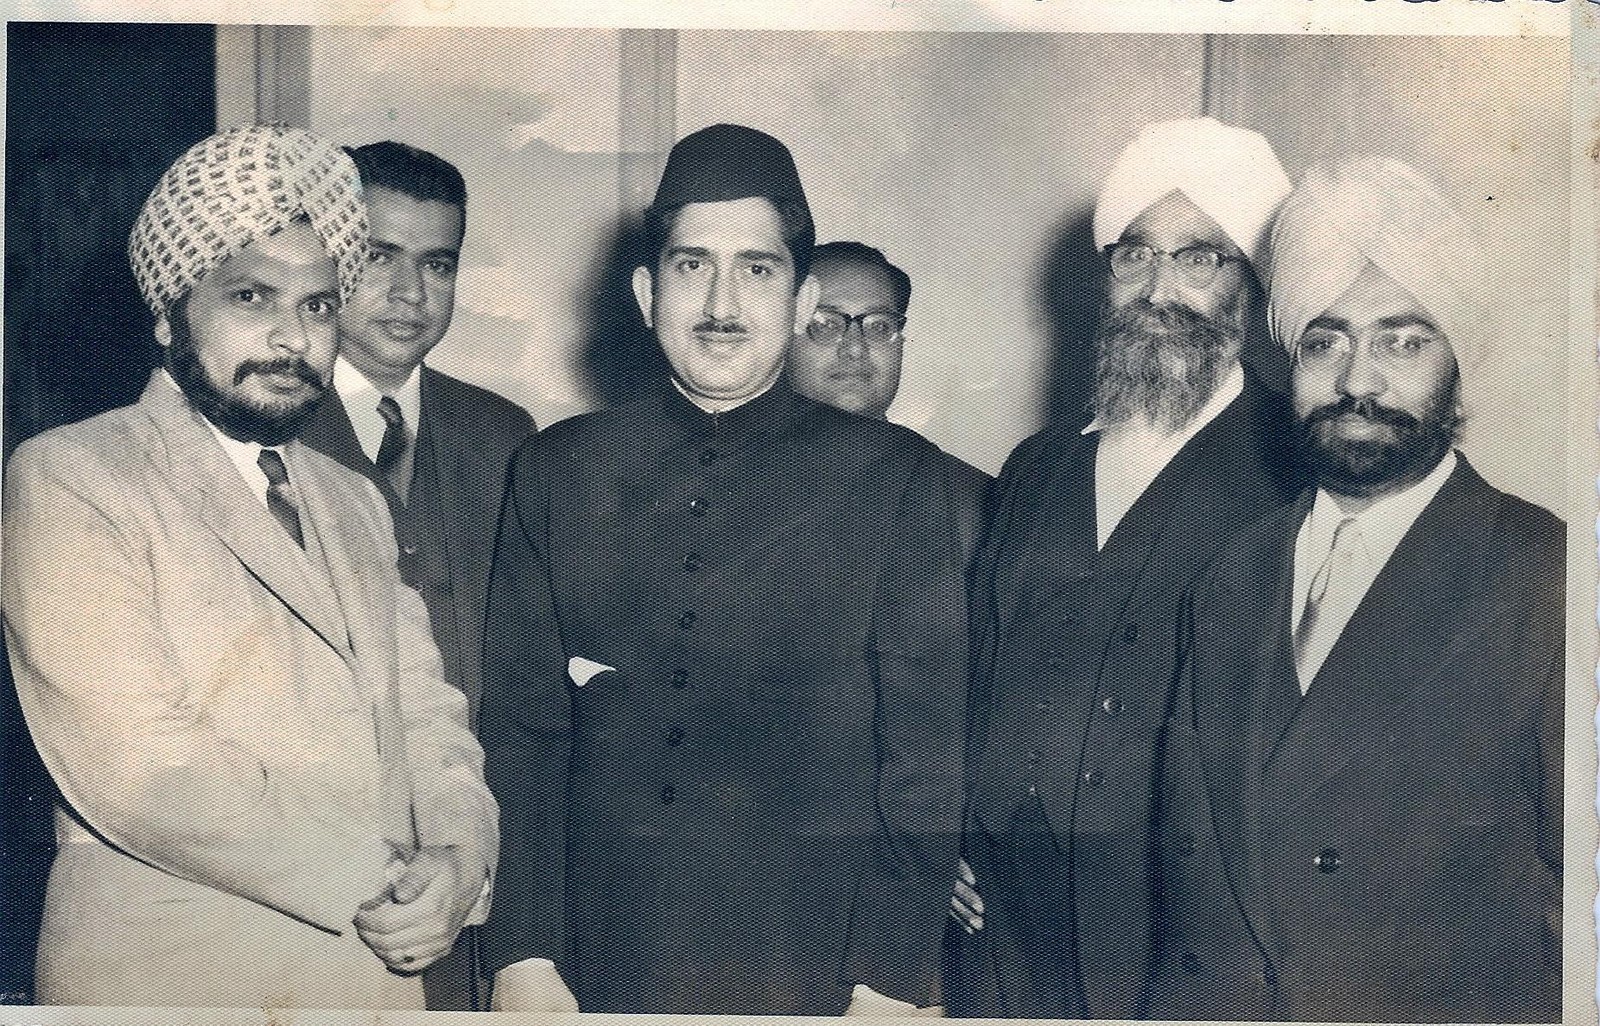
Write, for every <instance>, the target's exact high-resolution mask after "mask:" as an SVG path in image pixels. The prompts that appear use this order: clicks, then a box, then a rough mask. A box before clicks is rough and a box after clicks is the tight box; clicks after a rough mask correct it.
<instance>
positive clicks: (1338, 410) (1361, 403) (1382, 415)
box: [1305, 395, 1422, 431]
mask: <svg viewBox="0 0 1600 1026" xmlns="http://www.w3.org/2000/svg"><path fill="white" fill-rule="evenodd" d="M1351 414H1354V415H1356V416H1358V417H1362V418H1364V419H1366V420H1369V421H1371V422H1373V423H1374V424H1385V425H1387V426H1389V427H1392V428H1396V429H1397V430H1400V431H1415V430H1417V429H1418V428H1420V427H1421V426H1422V421H1420V420H1418V419H1417V418H1416V417H1413V416H1412V415H1411V414H1409V413H1407V412H1406V411H1404V410H1396V409H1393V408H1391V407H1388V406H1384V405H1383V404H1381V403H1379V402H1378V401H1377V400H1376V399H1373V398H1372V397H1371V396H1363V397H1362V398H1360V399H1357V398H1355V397H1354V396H1348V395H1347V396H1341V397H1340V399H1339V401H1338V402H1336V403H1329V404H1327V405H1326V406H1319V407H1317V408H1316V409H1314V410H1312V411H1311V412H1310V413H1308V414H1306V416H1305V426H1306V427H1308V428H1311V427H1316V426H1317V425H1318V424H1322V423H1324V422H1326V421H1330V420H1338V419H1339V418H1340V417H1346V416H1349V415H1351Z"/></svg>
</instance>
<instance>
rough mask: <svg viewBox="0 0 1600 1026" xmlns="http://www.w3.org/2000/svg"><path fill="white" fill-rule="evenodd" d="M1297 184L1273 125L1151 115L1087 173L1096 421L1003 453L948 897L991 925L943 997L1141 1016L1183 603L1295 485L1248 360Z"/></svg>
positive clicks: (982, 570)
mask: <svg viewBox="0 0 1600 1026" xmlns="http://www.w3.org/2000/svg"><path fill="white" fill-rule="evenodd" d="M1288 190H1289V182H1288V179H1287V177H1286V176H1285V175H1284V174H1283V171H1282V170H1281V169H1280V168H1279V166H1278V161H1277V158H1276V157H1274V156H1273V153H1272V149H1271V147H1270V146H1269V145H1268V144H1267V141H1266V140H1265V139H1264V138H1262V137H1261V136H1260V135H1258V134H1257V133H1255V132H1250V131H1246V130H1244V129H1240V128H1234V127H1231V126H1228V125H1223V124H1220V123H1219V122H1216V121H1214V120H1212V119H1209V118H1197V119H1188V120H1183V121H1171V122H1163V123H1160V124H1154V125H1150V126H1148V127H1146V128H1145V129H1144V130H1143V131H1142V132H1140V133H1139V135H1138V136H1137V138H1135V139H1134V140H1133V141H1132V142H1131V143H1130V144H1129V145H1128V147H1127V148H1126V149H1125V150H1124V151H1123V152H1122V154H1121V155H1120V156H1119V157H1118V158H1117V160H1116V162H1115V164H1114V165H1113V166H1112V169H1111V172H1110V174H1109V175H1108V176H1107V177H1106V180H1105V183H1104V185H1103V187H1102V189H1101V193H1100V199H1099V202H1098V203H1097V205H1096V208H1095V216H1094V226H1095V241H1096V244H1097V245H1099V246H1100V247H1101V248H1102V250H1103V251H1104V253H1105V255H1106V260H1107V265H1108V268H1107V269H1108V272H1109V273H1108V274H1107V277H1106V281H1105V297H1104V301H1103V304H1102V308H1101V315H1100V319H1099V321H1100V323H1099V329H1098V332H1097V337H1096V340H1095V341H1096V349H1097V371H1096V391H1095V401H1094V409H1093V422H1092V423H1090V424H1089V425H1088V427H1083V426H1082V424H1081V423H1079V424H1072V425H1061V426H1053V427H1050V428H1047V429H1046V430H1044V431H1043V432H1041V433H1039V434H1038V435H1035V436H1034V437H1032V438H1030V439H1028V440H1027V441H1025V442H1023V443H1022V444H1021V445H1020V446H1018V447H1017V450H1016V451H1015V452H1014V453H1012V455H1011V458H1010V459H1009V460H1008V461H1007V463H1006V467H1005V469H1004V471H1003V472H1002V474H1001V476H1000V478H999V480H998V482H997V483H996V486H995V487H996V495H997V502H996V506H995V510H996V512H995V519H994V522H993V523H992V524H991V526H990V529H989V533H988V537H987V541H986V543H985V545H984V547H983V549H982V550H981V552H980V554H979V557H978V560H977V563H976V565H975V567H974V577H973V584H972V587H973V589H974V590H973V595H972V602H971V608H972V610H973V613H974V616H975V617H976V621H977V622H976V626H977V630H976V633H975V637H976V638H978V639H979V641H980V643H979V647H978V649H977V651H976V656H975V658H976V662H975V663H974V692H975V695H974V702H973V709H974V713H973V724H972V737H971V741H970V743H969V749H968V750H969V752H970V753H971V757H972V764H971V767H970V772H969V791H968V808H969V813H970V814H969V819H968V825H967V832H966V843H965V853H966V859H967V862H968V863H969V870H970V872H969V874H967V875H969V877H970V878H972V879H975V881H976V884H975V886H976V891H977V893H976V894H973V892H972V891H971V890H970V889H967V888H964V887H961V886H960V885H958V889H957V896H956V909H955V911H956V914H957V918H958V919H960V920H963V921H964V924H965V926H966V927H967V929H968V930H969V931H971V930H973V928H974V927H979V926H980V923H981V928H978V929H976V930H975V931H974V932H972V933H971V934H970V935H969V936H967V937H965V938H962V939H961V941H960V944H961V953H960V954H961V957H960V958H959V959H958V960H957V964H958V965H959V966H960V971H959V972H958V973H957V974H956V975H955V976H954V978H953V979H952V986H951V987H950V992H951V994H950V997H949V1000H950V1003H951V1007H952V1010H954V1011H957V1012H959V1013H963V1014H972V1015H980V1014H981V1015H1009V1016H1027V1017H1081V1016H1092V1017H1096V1018H1127V1017H1131V1016H1134V1015H1136V1014H1138V1011H1139V1004H1140V995H1141V988H1142V985H1143V983H1144V979H1145V974H1146V970H1147V967H1148V964H1149V955H1150V950H1151V945H1152V939H1151V907H1152V895H1151V893H1150V877H1151V872H1152V866H1153V858H1154V843H1153V838H1152V835H1151V832H1150V825H1151V820H1152V814H1153V809H1152V798H1151V793H1152V789H1153V785H1154V779H1155V771H1156V766H1157V759H1156V753H1157V748H1158V745H1159V740H1160V734H1161V727H1162V723H1163V721H1164V719H1165V715H1166V707H1167V698H1168V695H1169V693H1170V688H1171V683H1172V679H1173V672H1174V669H1175V667H1174V663H1173V659H1174V653H1175V651H1176V633H1177V623H1178V610H1179V605H1180V599H1181V597H1182V595H1183V593H1184V590H1185V589H1186V588H1187V587H1188V585H1189V582H1190V581H1191V580H1192V579H1193V577H1194V575H1195V574H1197V573H1198V572H1199V570H1200V568H1201V567H1202V566H1204V565H1205V563H1206V562H1207V561H1208V560H1209V559H1210V558H1211V556H1212V555H1213V554H1214V553H1215V552H1216V551H1217V550H1218V549H1219V548H1220V547H1221V546H1222V544H1223V543H1224V542H1225V541H1226V540H1227V538H1228V537H1229V535H1230V534H1231V533H1232V532H1233V531H1235V530H1237V529H1238V528H1239V526H1241V525H1242V524H1244V523H1247V522H1249V521H1250V520H1251V519H1254V518H1255V517H1257V516H1259V515H1262V514H1264V513H1265V512H1267V511H1268V510H1270V509H1272V508H1273V507H1274V506H1276V505H1278V504H1280V503H1281V502H1282V501H1284V499H1285V498H1286V497H1287V495H1288V494H1289V489H1288V486H1287V484H1286V483H1285V482H1284V481H1283V480H1282V477H1283V476H1285V471H1286V464H1287V461H1286V460H1283V459H1280V458H1279V457H1278V456H1277V455H1276V454H1275V453H1273V452H1272V451H1271V450H1270V447H1269V443H1270V442H1271V441H1272V440H1273V439H1276V438H1281V437H1283V436H1284V434H1285V432H1284V430H1283V428H1284V427H1285V426H1286V424H1287V414H1286V412H1284V411H1282V410H1281V408H1280V407H1281V404H1280V403H1278V402H1275V401H1274V398H1275V397H1272V396H1271V395H1270V394H1269V393H1268V391H1267V390H1266V388H1265V387H1264V386H1263V385H1261V384H1260V383H1259V382H1257V381H1256V380H1255V379H1254V378H1253V376H1252V375H1249V374H1247V373H1246V372H1245V370H1244V369H1243V367H1242V366H1241V364H1240V362H1239V353H1240V348H1241V343H1242V338H1243V335H1244V331H1245V325H1246V323H1247V321H1248V316H1247V315H1248V313H1249V311H1250V309H1251V306H1252V304H1253V303H1254V302H1256V301H1257V297H1258V296H1259V292H1260V290H1259V286H1258V285H1257V282H1256V278H1255V276H1254V274H1253V268H1255V267H1257V266H1259V263H1258V260H1259V254H1260V253H1261V251H1262V248H1263V246H1262V242H1263V239H1264V238H1265V235H1266V230H1267V227H1268V224H1269V223H1270V219H1271V217H1272V214H1273V212H1274V210H1275V209H1276V208H1277V206H1278V204H1279V202H1281V200H1282V199H1283V197H1284V195H1286V194H1287V192H1288ZM1080 429H1081V430H1080ZM977 906H982V908H981V914H980V912H979V910H978V908H977Z"/></svg>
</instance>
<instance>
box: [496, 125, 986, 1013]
mask: <svg viewBox="0 0 1600 1026" xmlns="http://www.w3.org/2000/svg"><path fill="white" fill-rule="evenodd" d="M648 235H649V237H648V242H649V249H648V253H647V255H646V259H647V260H648V264H647V265H646V266H641V267H639V268H637V269H636V270H635V271H634V277H633V288H634V295H635V297H636V298H637V300H638V302H639V306H640V309H641V310H642V311H643V313H644V317H645V321H646V322H647V323H648V324H649V325H650V327H651V328H652V329H653V330H654V331H655V333H656V336H657V338H658V339H659V341H660V343H661V347H662V350H663V351H664V352H665V354H666V357H667V361H668V363H669V364H670V365H671V369H672V380H671V381H669V382H668V381H664V382H662V383H661V387H660V389H659V390H658V391H657V392H656V394H653V395H650V396H648V397H647V398H644V399H642V400H639V401H636V402H634V403H632V404H629V405H626V406H623V407H621V408H618V409H615V410H610V411H605V412H600V413H593V414H588V415H585V416H580V417H575V418H572V419H570V420H567V421H564V422H562V423H559V424H556V425H554V426H552V427H551V428H550V429H548V430H547V431H545V432H544V433H542V434H540V435H539V436H537V437H536V438H534V439H533V440H531V441H530V442H529V443H528V444H527V445H526V446H525V447H524V448H523V449H522V450H521V451H520V453H519V454H518V456H517V458H516V460H515V462H514V465H513V470H512V475H511V481H510V486H509V492H508V495H507V500H506V507H505V511H504V514H503V518H502V523H501V534H500V541H499V549H498V555H497V560H496V566H495V571H494V576H493V580H492V582H491V586H490V599H489V615H488V631H487V636H486V638H485V650H484V696H483V707H482V724H481V730H482V738H483V743H484V746H485V748H486V749H488V756H487V758H488V771H487V772H488V776H489V779H490V781H491V787H492V788H493V789H494V790H495V792H496V794H497V795H498V796H499V798H500V801H501V802H502V804H503V808H504V818H503V823H502V826H503V831H504V841H503V843H504V845H505V856H504V858H503V859H502V862H501V869H500V873H499V875H498V877H497V887H496V894H495V905H494V909H493V911H492V913H491V916H490V921H489V923H488V924H487V927H486V934H485V942H484V950H485V954H486V957H487V960H488V968H489V969H490V970H492V971H495V972H496V994H495V1005H496V1007H499V1008H504V1009H552V1010H554V1009H561V1008H566V1009H569V1010H570V1009H571V1008H572V1007H573V1000H574V996H575V997H576V1004H577V1005H578V1006H580V1007H581V1008H582V1009H583V1010H584V1011H596V1012H678V1013H799V1014H804V1013H810V1014H838V1013H840V1012H841V1011H843V1012H847V1013H859V1014H884V1013H891V1014H892V1013H894V1012H909V1011H911V1008H910V1006H912V1005H916V1006H930V1005H935V1004H937V1003H938V1000H939V995H938V993H937V982H936V980H937V975H938V974H937V966H938V952H939V941H940V932H941V929H942V917H943V915H944V912H945V901H946V899H947V896H948V894H949V887H950V884H951V882H952V878H953V871H954V866H955V859H956V848H955V835H956V831H957V827H958V823H959V812H960V801H961V746H962V730H963V720H964V714H965V693H966V687H965V681H966V645H965V638H966V623H965V613H964V598H963V573H962V567H963V560H962V556H961V544H960V539H959V537H958V534H957V530H956V518H955V516H954V513H953V509H952V504H953V500H952V494H951V488H950V485H949V483H948V482H947V481H946V480H945V477H944V476H943V472H942V471H941V470H940V469H938V468H940V467H941V466H942V464H943V463H944V461H943V460H942V458H941V455H940V453H939V451H938V449H936V448H935V447H934V446H933V445H932V444H930V443H928V442H926V441H924V440H923V439H922V438H920V437H918V436H917V435H916V434H914V433H912V432H910V431H908V430H905V429H903V428H900V427H897V426H895V425H892V424H886V423H881V422H877V421H871V420H867V419H864V418H858V417H853V416H851V415H849V414H846V413H842V412H840V411H838V410H835V409H833V408H831V407H828V406H824V405H822V404H819V403H815V402H812V401H810V400H807V399H803V398H801V397H799V396H797V395H795V394H794V393H792V392H791V391H790V390H789V389H788V387H787V385H786V384H785V383H784V382H783V381H782V370H783V359H784V353H785V351H786V349H787V346H788V344H789V341H790V339H791V337H792V336H793V334H794V333H795V332H796V331H798V330H800V329H801V328H803V327H804V325H805V324H806V322H807V321H808V320H809V318H810V316H811V313H812V309H813V307H814V306H815V304H816V298H817V286H816V282H815V280H814V279H813V278H811V277H810V276H809V275H808V273H807V270H808V267H807V265H808V262H809V259H810V255H811V246H812V241H813V230H812V226H811V218H810V213H809V210H808V208H807V206H806V200H805V194H804V192H803V191H802V189H801V186H800V180H799V175H798V173H797V172H796V170H795V165H794V162H793V159H792V158H791V157H790V155H789V152H788V150H787V149H785V148H784V146H783V145H782V144H781V143H779V142H778V141H777V140H775V139H773V138H772V137H771V136H768V135H766V134H764V133H761V132H757V131H754V130H752V129H749V128H742V127H739V126H734V125H716V126H713V127H711V128H707V129H704V130H703V131H700V132H696V133H694V134H693V135H690V136H688V137H687V138H685V139H683V140H682V141H681V142H679V143H678V145H677V146H676V147H674V149H673V151H672V154H671V156H670V157H669V158H668V160H667V166H666V169H665V171H664V173H663V175H662V179H661V184H660V188H659V190H658V192H657V194H656V199H655V203H654V205H653V206H652V208H651V211H650V218H649V223H648Z"/></svg>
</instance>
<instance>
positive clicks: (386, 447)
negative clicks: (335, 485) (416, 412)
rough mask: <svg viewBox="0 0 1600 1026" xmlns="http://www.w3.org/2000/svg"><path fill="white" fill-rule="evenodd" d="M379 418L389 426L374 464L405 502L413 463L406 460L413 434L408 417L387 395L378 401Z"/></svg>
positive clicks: (385, 430) (384, 432) (379, 446)
mask: <svg viewBox="0 0 1600 1026" xmlns="http://www.w3.org/2000/svg"><path fill="white" fill-rule="evenodd" d="M378 416H380V417H382V418H383V422H384V424H386V425H387V426H386V427H385V428H384V429H383V441H382V442H381V443H379V445H378V456H377V458H376V459H374V460H373V461H372V462H373V463H374V464H375V465H376V466H377V468H378V470H379V472H380V473H382V474H383V476H384V477H387V478H388V479H389V484H390V485H392V486H393V487H394V493H395V495H397V496H399V497H400V500H401V501H402V502H404V501H405V498H406V490H407V487H408V486H409V485H410V484H411V461H410V460H408V459H406V450H408V449H410V448H411V432H410V431H409V430H407V428H406V415H405V414H404V413H401V412H400V404H399V403H397V402H395V401H394V398H393V397H392V396H387V395H386V396H384V397H383V398H381V399H379V400H378Z"/></svg>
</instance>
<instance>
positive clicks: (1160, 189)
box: [1094, 118, 1289, 269]
mask: <svg viewBox="0 0 1600 1026" xmlns="http://www.w3.org/2000/svg"><path fill="white" fill-rule="evenodd" d="M1174 190H1176V191H1178V192H1181V193H1183V194H1184V195H1185V196H1187V197H1188V198H1189V200H1190V202H1192V203H1193V204H1194V205H1195V206H1197V207H1199V208H1200V209H1201V210H1202V211H1204V212H1205V214H1206V216H1207V217H1209V218H1211V219H1212V220H1213V221H1215V222H1217V224H1218V226H1220V227H1221V228H1222V230H1223V231H1225V232H1227V233H1228V238H1230V239H1232V240H1233V242H1234V245H1236V246H1238V247H1239V248H1240V249H1241V250H1243V251H1244V254H1245V255H1246V256H1247V257H1249V258H1250V260H1251V262H1252V263H1253V264H1254V265H1255V266H1256V267H1257V268H1258V269H1259V268H1261V267H1262V266H1263V265H1262V257H1263V256H1264V250H1265V243H1266V235H1267V228H1268V226H1269V225H1270V224H1271V223H1272V215H1273V213H1274V212H1275V211H1276V210H1277V209H1278V204H1279V203H1281V202H1282V201H1283V198H1284V197H1285V196H1287V195H1288V194H1289V176H1288V175H1286V174H1284V173H1283V166H1282V165H1281V164H1279V163H1278V157H1277V154H1275V153H1273V152H1272V146H1271V145H1270V144H1269V143H1268V142H1267V140H1266V137H1264V136H1263V135H1261V133H1259V132H1252V131H1250V130H1249V129H1246V128H1235V127H1234V126H1232V125H1224V124H1223V123H1222V122H1220V121H1217V120H1216V119H1214V118H1184V119H1181V120H1178V121H1160V122H1157V123H1155V124H1152V125H1146V126H1145V127H1144V128H1143V129H1141V130H1140V132H1139V134H1138V135H1137V136H1135V137H1134V140H1133V142H1131V143H1129V144H1128V145H1127V147H1126V148H1125V149H1123V151H1122V153H1121V154H1119V155H1118V157H1117V159H1116V162H1115V163H1113V164H1112V165H1111V171H1110V172H1109V173H1108V174H1107V175H1106V178H1105V182H1104V183H1103V184H1102V185H1101V186H1100V198H1099V199H1098V200H1097V201H1096V202H1095V206H1094V244H1095V246H1096V247H1097V248H1100V249H1104V248H1105V247H1106V246H1109V245H1111V244H1112V243H1113V242H1116V241H1117V240H1118V239H1119V238H1121V237H1122V233H1123V232H1124V231H1125V230H1126V229H1127V227H1128V225H1129V224H1130V223H1131V222H1132V221H1133V219H1134V218H1136V217H1138V216H1139V215H1140V214H1141V213H1142V212H1143V211H1144V209H1145V208H1146V207H1148V206H1150V205H1151V204H1152V203H1155V202H1156V201H1157V200H1159V199H1161V198H1162V197H1164V196H1166V195H1167V194H1168V193H1170V192H1173V191H1174Z"/></svg>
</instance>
